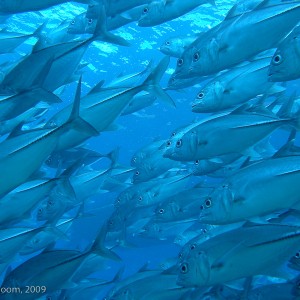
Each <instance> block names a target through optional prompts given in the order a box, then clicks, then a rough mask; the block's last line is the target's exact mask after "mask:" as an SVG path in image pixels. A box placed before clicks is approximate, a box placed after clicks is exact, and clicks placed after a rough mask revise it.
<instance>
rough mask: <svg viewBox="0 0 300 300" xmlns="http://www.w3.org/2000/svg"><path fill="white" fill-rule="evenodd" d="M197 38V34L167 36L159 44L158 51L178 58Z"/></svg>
mask: <svg viewBox="0 0 300 300" xmlns="http://www.w3.org/2000/svg"><path fill="white" fill-rule="evenodd" d="M197 38H198V35H191V36H180V37H173V38H169V39H167V40H166V41H165V42H164V43H163V44H162V45H161V46H160V48H159V51H161V52H162V53H164V54H166V55H170V56H173V57H177V58H179V57H180V56H181V55H182V54H183V52H184V50H185V49H186V48H187V47H188V46H189V45H190V44H192V43H193V42H194V41H195V40H196V39H197Z"/></svg>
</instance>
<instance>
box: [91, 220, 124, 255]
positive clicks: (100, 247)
mask: <svg viewBox="0 0 300 300" xmlns="http://www.w3.org/2000/svg"><path fill="white" fill-rule="evenodd" d="M106 234H107V225H106V223H104V225H102V227H101V229H100V231H99V233H98V235H97V237H96V239H95V241H94V243H93V245H92V247H91V250H90V252H92V253H95V254H97V255H99V256H102V257H105V258H109V259H112V260H115V261H121V258H120V257H119V256H118V255H117V254H116V253H115V252H113V251H112V250H111V249H108V248H106V247H105V238H106Z"/></svg>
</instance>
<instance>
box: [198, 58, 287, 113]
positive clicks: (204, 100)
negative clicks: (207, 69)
mask: <svg viewBox="0 0 300 300" xmlns="http://www.w3.org/2000/svg"><path fill="white" fill-rule="evenodd" d="M270 60H271V58H270V57H267V58H263V59H259V60H256V61H253V62H250V63H249V64H246V65H245V66H241V67H237V68H234V69H231V70H229V71H228V72H226V73H224V74H222V75H220V76H217V77H215V78H214V79H213V80H212V81H210V82H209V83H208V84H206V85H205V86H204V87H203V89H201V91H199V93H198V94H197V97H196V99H195V101H194V102H193V104H192V111H193V112H199V113H206V112H215V111H219V110H224V109H227V108H230V107H232V106H236V105H239V104H243V103H245V102H246V101H248V100H250V99H252V98H254V97H256V96H257V95H261V94H265V93H268V91H269V93H272V91H270V89H271V87H272V86H273V84H272V83H271V82H269V81H268V70H269V65H270ZM283 90H284V89H283V88H282V89H281V91H283ZM275 91H276V90H275V87H274V92H275ZM279 91H280V89H279V88H278V92H279Z"/></svg>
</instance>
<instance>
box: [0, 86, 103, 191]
mask: <svg viewBox="0 0 300 300" xmlns="http://www.w3.org/2000/svg"><path fill="white" fill-rule="evenodd" d="M80 84H81V81H79V84H78V87H77V92H76V97H75V101H74V106H73V110H72V112H71V115H70V118H69V119H68V120H67V122H65V123H64V124H63V125H61V126H59V127H56V128H54V129H50V130H47V132H46V133H45V132H43V133H42V134H40V135H36V133H35V132H34V135H35V136H34V138H33V139H32V140H28V139H27V138H26V139H25V140H24V135H23V134H22V135H19V136H17V137H15V138H13V139H12V140H10V139H8V140H7V141H8V143H14V144H15V145H18V146H17V147H16V148H8V152H7V153H2V155H1V156H0V168H1V170H2V171H3V172H1V174H0V182H1V184H0V195H4V194H6V193H8V192H9V191H11V190H13V189H14V188H16V187H17V186H18V185H20V184H21V183H24V182H25V181H26V180H27V179H28V178H29V177H30V176H31V175H32V174H33V173H34V172H35V171H37V170H38V169H39V167H40V166H41V164H42V163H43V162H44V160H45V159H46V158H47V156H48V155H49V154H51V153H52V152H53V151H54V149H55V147H56V145H57V143H58V141H59V139H60V136H61V135H62V134H63V133H65V132H67V131H68V130H72V129H73V128H74V129H75V132H79V131H83V132H85V133H87V132H88V133H89V134H91V133H92V135H95V134H97V135H98V132H97V131H96V130H95V129H94V128H93V127H92V126H91V125H90V124H88V123H87V122H86V121H84V120H83V119H81V118H80V117H79V105H80V87H79V86H80ZM25 136H26V135H25ZM20 140H23V144H19V143H18V141H20ZM4 143H5V141H4V142H2V143H1V146H2V147H3V144H4ZM24 160H25V161H26V164H25V163H24Z"/></svg>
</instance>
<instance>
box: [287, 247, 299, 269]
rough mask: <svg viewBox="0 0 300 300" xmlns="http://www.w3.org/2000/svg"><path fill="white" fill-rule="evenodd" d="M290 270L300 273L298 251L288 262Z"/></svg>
mask: <svg viewBox="0 0 300 300" xmlns="http://www.w3.org/2000/svg"><path fill="white" fill-rule="evenodd" d="M288 266H289V267H290V268H291V269H294V270H298V271H300V251H298V252H296V254H295V255H294V256H293V257H292V258H291V259H290V260H289V265H288Z"/></svg>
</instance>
